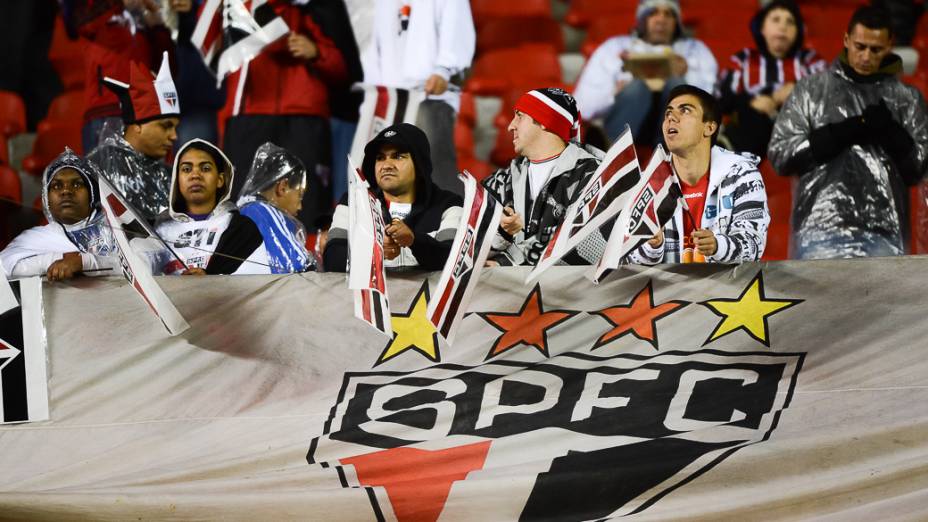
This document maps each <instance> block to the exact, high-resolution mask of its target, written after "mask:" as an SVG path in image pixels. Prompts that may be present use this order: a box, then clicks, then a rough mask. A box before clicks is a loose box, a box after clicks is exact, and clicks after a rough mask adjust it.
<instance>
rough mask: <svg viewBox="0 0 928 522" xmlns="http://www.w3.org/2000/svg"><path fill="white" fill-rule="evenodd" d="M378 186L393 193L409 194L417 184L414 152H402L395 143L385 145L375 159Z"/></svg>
mask: <svg viewBox="0 0 928 522" xmlns="http://www.w3.org/2000/svg"><path fill="white" fill-rule="evenodd" d="M374 175H375V176H376V177H377V186H378V187H380V189H381V190H383V191H384V192H386V193H388V194H391V195H401V194H407V193H409V191H411V190H413V188H414V187H415V184H416V166H415V164H414V163H413V162H412V154H410V153H409V152H401V151H400V150H399V149H397V148H396V146H395V145H389V144H387V145H384V146H383V147H381V148H380V152H378V153H377V157H376V159H375V161H374Z"/></svg>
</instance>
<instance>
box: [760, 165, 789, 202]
mask: <svg viewBox="0 0 928 522" xmlns="http://www.w3.org/2000/svg"><path fill="white" fill-rule="evenodd" d="M760 175H761V176H762V177H763V178H764V187H765V188H766V189H767V194H768V195H769V194H791V193H792V186H793V184H792V180H791V179H790V178H788V177H786V176H780V175H778V174H777V172H776V170H774V169H773V165H771V164H770V162H769V161H767V160H764V161H762V162H761V164H760Z"/></svg>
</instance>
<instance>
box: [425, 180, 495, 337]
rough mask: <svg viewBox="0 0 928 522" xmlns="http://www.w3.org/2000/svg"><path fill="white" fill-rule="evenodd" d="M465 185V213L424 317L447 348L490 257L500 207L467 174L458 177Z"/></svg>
mask: <svg viewBox="0 0 928 522" xmlns="http://www.w3.org/2000/svg"><path fill="white" fill-rule="evenodd" d="M458 177H459V178H461V181H462V182H463V183H464V207H463V208H464V210H465V212H464V213H463V214H462V215H461V223H460V225H458V231H457V233H456V234H455V236H454V242H453V243H452V245H451V253H450V255H449V256H448V261H446V262H445V268H444V269H443V270H442V272H441V278H440V279H439V280H438V289H437V290H436V291H435V295H436V296H437V298H435V299H432V300H431V302H429V307H428V311H427V312H426V315H427V316H428V318H429V321H431V322H432V324H433V325H435V329H436V330H437V331H438V334H439V335H441V336H442V337H443V338H444V339H445V340H446V341H448V344H451V343H452V341H453V340H454V335H455V333H456V332H457V328H458V325H459V324H460V323H461V319H462V318H463V317H464V313H465V312H466V311H467V307H468V304H469V303H470V296H471V293H472V292H473V290H474V287H475V286H477V280H478V279H479V277H480V270H482V269H483V264H484V263H485V262H486V260H487V255H489V253H490V245H491V243H492V242H493V236H494V234H495V233H496V229H497V228H498V227H499V218H500V215H502V211H503V207H502V205H500V204H499V203H498V202H497V201H496V199H494V198H493V197H492V196H489V195H488V194H487V191H486V189H484V188H483V186H482V185H481V184H480V183H478V182H477V179H476V178H474V176H473V175H472V174H471V173H470V172H468V171H466V170H465V171H464V173H463V174H459V175H458Z"/></svg>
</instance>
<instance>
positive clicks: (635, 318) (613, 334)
mask: <svg viewBox="0 0 928 522" xmlns="http://www.w3.org/2000/svg"><path fill="white" fill-rule="evenodd" d="M688 304H689V303H688V302H686V301H668V302H666V303H663V304H660V305H658V306H654V292H653V291H652V290H651V280H650V279H649V280H648V284H647V285H646V286H645V287H644V288H642V289H641V291H640V292H638V295H636V296H635V298H634V299H632V302H630V303H628V304H627V305H620V306H613V307H611V308H605V309H603V310H600V311H598V312H591V313H594V314H596V315H601V316H602V317H603V318H605V319H606V320H607V321H609V323H611V324H612V326H614V327H615V328H613V329H612V330H610V331H608V332H606V333H605V334H604V335H603V336H602V337H600V338H599V340H597V341H596V344H595V345H593V350H595V349H597V348H599V347H601V346H603V345H606V344H609V343H611V342H612V341H614V340H616V339H618V338H619V337H622V336H623V335H626V334H632V335H634V336H635V337H637V338H639V339H641V340H642V341H647V342H649V343H651V346H653V347H654V349H655V350H657V349H658V348H657V333H656V331H655V330H656V323H657V320H658V319H660V318H662V317H666V316H668V315H670V314H672V313H674V312H675V311H676V310H677V309H679V308H682V307H683V306H686V305H688Z"/></svg>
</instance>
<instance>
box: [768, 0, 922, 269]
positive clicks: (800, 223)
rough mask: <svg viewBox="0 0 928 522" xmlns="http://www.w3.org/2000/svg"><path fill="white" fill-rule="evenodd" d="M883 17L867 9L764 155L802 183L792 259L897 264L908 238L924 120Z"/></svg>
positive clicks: (807, 83)
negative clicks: (892, 260)
mask: <svg viewBox="0 0 928 522" xmlns="http://www.w3.org/2000/svg"><path fill="white" fill-rule="evenodd" d="M892 45H893V35H892V32H891V29H890V20H889V17H888V16H887V15H886V13H885V11H882V10H880V9H877V8H874V7H861V8H860V9H858V10H857V11H855V12H854V15H853V16H852V17H851V21H850V23H849V24H848V29H847V33H846V34H845V35H844V47H845V49H844V51H843V52H842V53H841V55H840V56H839V57H838V58H837V59H836V60H835V63H834V65H832V67H831V68H830V69H829V70H828V71H826V72H824V73H822V74H818V75H815V76H811V77H809V78H804V79H802V80H800V81H799V82H798V83H797V84H796V88H795V89H794V90H793V93H792V95H791V96H790V98H789V99H788V100H787V102H786V104H785V105H784V106H783V109H782V110H781V112H780V114H779V117H778V118H777V122H776V124H775V125H774V129H773V136H772V138H771V139H770V147H769V150H768V155H769V157H770V161H771V162H772V163H773V166H774V167H775V168H776V169H777V171H778V173H779V174H780V175H782V176H799V185H798V187H797V190H796V191H795V199H794V206H793V217H792V222H793V235H794V241H793V245H794V249H795V250H794V253H793V255H794V257H796V258H800V259H803V258H809V259H815V258H837V257H864V256H888V255H900V254H903V253H905V251H906V240H907V236H908V227H907V225H908V221H909V218H908V205H907V201H908V191H907V187H909V186H913V185H916V184H918V183H919V182H920V181H921V180H922V179H923V178H924V177H925V173H926V170H928V112H926V107H925V100H924V98H923V97H922V95H921V93H919V92H918V90H917V89H915V88H914V87H911V86H909V85H906V84H904V83H902V82H900V81H899V79H898V78H897V75H898V74H899V72H901V71H902V60H901V59H900V58H899V57H898V56H897V55H895V54H893V53H892Z"/></svg>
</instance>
